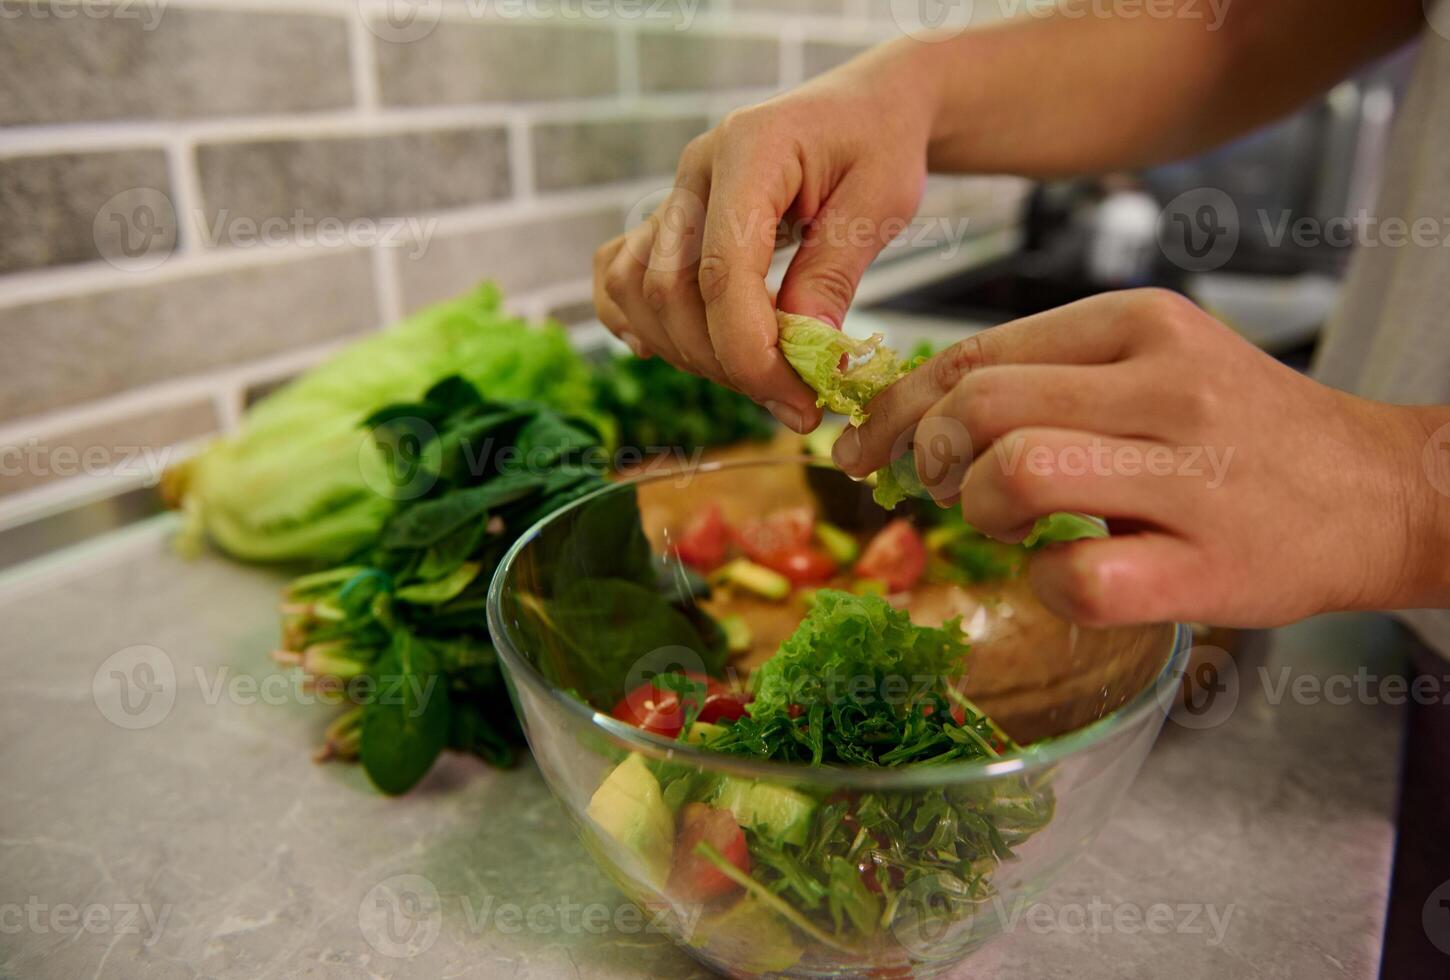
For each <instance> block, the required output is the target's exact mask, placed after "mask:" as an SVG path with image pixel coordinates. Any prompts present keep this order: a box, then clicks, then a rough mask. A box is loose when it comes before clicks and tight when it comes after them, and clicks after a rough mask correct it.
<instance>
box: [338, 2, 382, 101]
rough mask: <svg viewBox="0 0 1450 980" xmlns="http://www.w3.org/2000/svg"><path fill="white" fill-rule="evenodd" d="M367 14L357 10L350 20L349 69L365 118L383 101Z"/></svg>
mask: <svg viewBox="0 0 1450 980" xmlns="http://www.w3.org/2000/svg"><path fill="white" fill-rule="evenodd" d="M366 16H367V15H366V14H365V13H363V11H362V10H361V9H359V8H357V7H354V8H353V9H352V10H351V11H349V13H348V17H347V50H348V59H347V60H348V66H349V67H350V68H351V70H352V97H353V101H354V102H356V103H357V107H358V109H359V110H361V111H362V113H363V114H364V115H372V114H373V113H374V112H376V111H377V108H378V106H379V105H380V104H381V102H382V98H381V95H380V89H379V86H380V85H381V80H380V78H379V75H378V56H377V44H376V43H375V36H374V34H373V32H372V31H370V30H369V29H368V25H367V21H366V19H365V18H366Z"/></svg>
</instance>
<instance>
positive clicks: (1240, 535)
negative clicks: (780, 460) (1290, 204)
mask: <svg viewBox="0 0 1450 980" xmlns="http://www.w3.org/2000/svg"><path fill="white" fill-rule="evenodd" d="M868 411H869V413H870V417H869V419H868V420H867V421H866V422H865V424H864V425H862V426H861V427H860V429H858V430H851V429H848V430H847V431H846V433H845V434H844V435H843V436H842V437H841V439H840V440H839V441H838V442H837V444H836V447H835V452H834V456H835V460H836V463H837V465H839V466H840V467H841V468H842V469H843V470H845V471H846V472H847V473H850V474H852V475H856V476H865V475H866V474H867V473H869V472H871V471H872V470H874V469H876V468H877V467H880V466H883V465H885V464H886V463H887V462H888V461H889V460H890V459H891V458H892V457H893V456H894V455H896V454H898V453H899V452H901V451H902V450H903V449H904V448H905V447H906V446H907V445H908V444H910V445H912V446H913V451H914V452H915V457H916V465H917V469H918V473H919V475H920V476H921V478H922V481H923V483H924V484H925V486H926V487H927V488H928V490H929V492H931V494H932V495H933V497H934V498H935V499H936V500H937V501H938V502H939V503H941V504H944V505H945V504H951V503H955V502H956V501H958V500H960V502H961V506H962V510H963V513H964V515H965V517H966V519H967V521H969V522H970V523H971V524H973V525H975V526H976V527H978V528H979V529H981V530H982V531H984V532H985V533H987V534H990V535H992V536H994V537H997V538H999V539H1002V540H1020V539H1021V538H1022V537H1023V535H1024V534H1025V533H1026V532H1027V530H1028V529H1029V528H1030V527H1031V525H1032V522H1033V520H1034V519H1035V518H1037V517H1039V516H1041V515H1044V514H1048V513H1051V512H1054V511H1064V510H1065V511H1081V512H1085V513H1091V514H1100V515H1104V516H1106V517H1107V518H1108V519H1109V524H1110V526H1111V528H1112V530H1113V536H1112V537H1110V538H1107V539H1099V540H1090V541H1080V542H1074V543H1070V544H1066V545H1061V546H1055V547H1053V548H1050V549H1048V550H1045V551H1043V552H1039V553H1038V554H1036V555H1035V556H1034V558H1033V561H1032V565H1031V571H1030V574H1031V578H1032V583H1033V585H1034V587H1035V588H1036V590H1037V592H1038V594H1039V595H1040V596H1041V597H1042V599H1043V601H1044V602H1045V603H1046V604H1047V605H1048V606H1049V607H1051V608H1052V609H1054V610H1055V611H1057V612H1059V613H1060V614H1062V615H1064V616H1066V617H1067V618H1070V619H1072V620H1074V621H1077V622H1081V623H1084V624H1090V625H1109V624H1115V623H1130V622H1152V621H1163V620H1184V619H1191V620H1201V621H1207V622H1212V623H1215V624H1219V625H1225V626H1269V625H1277V624H1281V623H1285V622H1289V621H1292V620H1295V619H1298V618H1301V617H1303V616H1307V615H1310V614H1313V613H1316V612H1321V611H1326V610H1334V609H1367V608H1375V609H1383V608H1397V607H1398V608H1406V607H1415V606H1433V605H1443V604H1445V602H1446V601H1447V600H1450V592H1447V583H1446V581H1445V577H1446V573H1445V571H1444V570H1443V568H1441V566H1443V564H1444V561H1443V556H1444V554H1446V553H1450V551H1447V548H1450V542H1447V534H1446V529H1445V524H1446V511H1447V503H1446V501H1445V499H1444V497H1443V496H1441V495H1439V494H1437V493H1436V492H1435V489H1434V487H1433V486H1432V483H1431V481H1430V480H1427V479H1426V471H1425V469H1424V465H1422V458H1423V450H1424V447H1425V445H1426V441H1427V437H1428V430H1429V428H1431V426H1428V425H1427V424H1426V423H1427V420H1428V419H1427V416H1426V415H1425V414H1424V411H1425V410H1420V409H1413V408H1405V407H1401V406H1393V405H1386V404H1382V403H1378V402H1372V401H1368V400H1365V399H1362V398H1357V397H1354V396H1352V395H1348V394H1345V393H1343V392H1340V391H1337V390H1335V389H1332V388H1328V387H1326V386H1324V385H1321V384H1318V383H1316V382H1314V381H1312V380H1310V379H1309V378H1307V377H1304V376H1303V375H1300V374H1298V373H1296V372H1295V371H1293V370H1292V369H1290V368H1288V367H1285V366H1284V365H1282V364H1280V363H1278V362H1277V361H1275V360H1273V359H1272V358H1270V357H1268V356H1267V355H1265V354H1263V353H1262V352H1261V351H1259V350H1258V349H1256V348H1254V347H1253V346H1251V345H1250V344H1249V343H1247V342H1246V341H1244V340H1243V339H1242V338H1241V337H1239V336H1238V335H1237V334H1236V333H1234V332H1233V331H1232V330H1230V329H1229V328H1228V327H1226V326H1224V325H1223V324H1221V323H1219V322H1218V321H1216V320H1214V319H1213V318H1212V317H1210V316H1209V315H1208V314H1206V313H1204V312H1203V311H1202V310H1200V309H1199V308H1198V307H1196V306H1195V305H1193V304H1192V303H1191V302H1190V301H1188V300H1187V299H1185V298H1183V297H1182V296H1179V295H1177V294H1175V293H1170V292H1166V291H1162V290H1134V291H1127V292H1120V293H1111V294H1106V295H1103V296H1099V297H1095V298H1092V299H1088V300H1084V301H1082V302H1079V303H1074V304H1072V305H1070V306H1066V307H1062V308H1060V309H1057V310H1052V311H1050V312H1048V313H1044V314H1041V315H1038V316H1033V317H1028V318H1026V319H1023V320H1018V321H1016V322H1013V323H1009V324H1005V325H1003V326H1000V327H996V328H993V329H990V330H986V331H983V332H981V333H978V334H976V335H973V336H972V337H969V338H967V339H966V340H963V341H961V342H959V343H957V344H955V345H953V346H952V347H950V348H948V349H947V350H944V351H942V352H940V353H939V354H937V355H936V356H935V357H933V358H932V359H931V360H930V361H929V362H927V363H926V364H924V365H922V366H921V367H920V368H918V369H917V370H915V371H913V372H912V373H911V374H909V375H907V376H906V377H904V378H902V379H901V380H900V381H898V382H897V383H896V384H894V385H893V386H892V387H890V388H888V389H887V390H886V391H885V392H883V393H882V394H881V395H879V396H878V397H877V398H876V399H875V400H874V401H873V402H872V403H871V404H870V405H869V406H868ZM1437 553H1438V555H1439V556H1440V557H1438V558H1437V557H1436V555H1437Z"/></svg>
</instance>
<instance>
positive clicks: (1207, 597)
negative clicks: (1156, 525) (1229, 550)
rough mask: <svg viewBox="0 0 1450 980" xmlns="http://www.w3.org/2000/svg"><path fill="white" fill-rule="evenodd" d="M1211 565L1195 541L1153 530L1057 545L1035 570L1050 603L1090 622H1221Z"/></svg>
mask: <svg viewBox="0 0 1450 980" xmlns="http://www.w3.org/2000/svg"><path fill="white" fill-rule="evenodd" d="M1203 565H1204V563H1203V559H1202V557H1201V556H1200V555H1199V553H1198V552H1197V550H1196V549H1195V548H1194V546H1193V545H1192V544H1190V543H1189V542H1188V541H1185V540H1184V539H1182V538H1177V537H1174V536H1172V535H1170V534H1162V533H1158V532H1145V533H1141V534H1129V535H1125V536H1123V537H1115V538H1105V539H1098V540H1091V541H1074V542H1070V543H1068V544H1062V545H1054V546H1053V547H1051V548H1047V549H1045V550H1043V551H1040V552H1037V553H1036V554H1034V555H1033V556H1032V560H1031V562H1030V563H1029V566H1028V576H1029V581H1030V582H1031V583H1032V588H1033V591H1035V592H1036V593H1037V596H1038V598H1040V599H1041V600H1042V603H1043V605H1045V606H1047V608H1049V609H1051V610H1052V611H1053V612H1055V613H1057V614H1058V615H1059V616H1062V617H1063V618H1064V619H1068V620H1071V621H1072V622H1075V623H1079V624H1081V625H1084V626H1117V625H1126V624H1130V623H1134V624H1136V623H1163V622H1171V621H1175V620H1188V619H1208V620H1210V621H1216V619H1215V616H1216V610H1215V606H1216V603H1215V602H1214V600H1213V598H1212V593H1211V590H1209V589H1207V588H1206V585H1205V575H1204V567H1203Z"/></svg>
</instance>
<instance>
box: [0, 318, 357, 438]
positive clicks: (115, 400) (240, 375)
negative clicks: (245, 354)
mask: <svg viewBox="0 0 1450 980" xmlns="http://www.w3.org/2000/svg"><path fill="white" fill-rule="evenodd" d="M355 339H356V338H340V339H337V340H331V341H328V342H326V343H323V344H314V345H312V346H310V347H301V348H298V349H296V350H291V351H286V352H284V353H281V354H274V355H273V356H271V357H266V358H261V359H258V360H255V361H248V362H246V363H245V364H241V365H237V366H235V367H229V368H222V369H219V370H216V371H208V372H202V373H198V374H191V375H187V376H186V377H183V378H171V379H168V380H166V381H158V382H156V383H154V384H150V385H147V386H145V387H143V388H133V389H131V390H129V391H123V392H120V393H118V394H115V395H110V396H108V397H105V398H100V399H97V400H95V401H90V402H85V403H83V404H80V405H74V406H69V407H66V408H61V409H56V410H55V411H52V412H46V413H44V414H42V415H30V416H26V417H25V418H23V419H18V420H15V421H13V422H7V423H6V424H4V425H0V444H14V443H15V442H17V441H22V440H25V439H31V438H36V439H47V438H51V437H53V436H58V435H64V434H65V433H67V432H72V431H75V430H77V429H84V428H89V427H91V426H95V425H100V424H103V423H106V422H112V421H114V420H115V419H116V418H118V417H124V416H127V415H139V414H141V413H143V412H146V411H148V410H155V409H159V408H170V407H173V406H175V405H179V404H184V403H186V402H189V401H202V400H206V399H209V398H212V397H213V396H214V395H215V393H216V392H217V390H218V389H219V387H224V386H227V385H236V386H238V387H240V388H247V387H250V386H252V385H255V384H259V383H262V382H266V381H272V380H275V379H277V378H284V377H287V376H289V375H292V374H296V373H297V372H298V371H302V370H305V369H306V368H308V367H311V366H312V365H313V364H316V363H317V362H318V361H320V360H321V359H323V358H324V357H327V356H328V355H329V354H332V353H335V352H336V351H339V350H341V349H342V348H343V347H345V346H346V345H347V344H348V343H350V342H351V341H352V340H355Z"/></svg>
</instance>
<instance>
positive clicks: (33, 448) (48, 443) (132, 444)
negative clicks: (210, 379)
mask: <svg viewBox="0 0 1450 980" xmlns="http://www.w3.org/2000/svg"><path fill="white" fill-rule="evenodd" d="M215 431H217V417H216V408H215V406H214V405H213V403H212V401H211V400H210V399H202V400H198V401H188V402H185V403H183V404H180V405H169V406H165V407H162V408H153V409H150V410H146V411H141V412H138V413H136V414H135V415H127V416H124V417H120V418H113V419H107V420H106V421H103V422H99V423H97V424H95V425H91V426H86V427H83V428H79V429H73V430H70V431H66V432H62V433H59V434H57V435H52V436H46V437H43V438H34V439H23V440H18V441H15V442H12V443H9V444H8V445H6V446H0V459H4V460H5V461H6V464H7V465H6V467H5V479H4V480H0V496H4V495H6V494H11V493H19V492H20V491H21V490H29V489H30V488H31V487H36V486H40V485H41V484H45V483H51V482H54V481H56V480H63V479H67V478H69V477H73V476H82V475H87V476H97V475H118V476H144V477H145V478H146V479H147V481H148V482H149V481H153V480H155V479H157V478H159V477H160V475H161V470H163V469H165V468H166V466H167V465H168V464H169V463H171V462H172V457H173V455H174V448H173V447H174V446H175V445H176V444H177V443H180V442H185V441H187V440H189V439H195V438H197V437H199V436H205V435H210V434H211V433H213V432H215ZM17 471H18V472H17Z"/></svg>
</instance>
